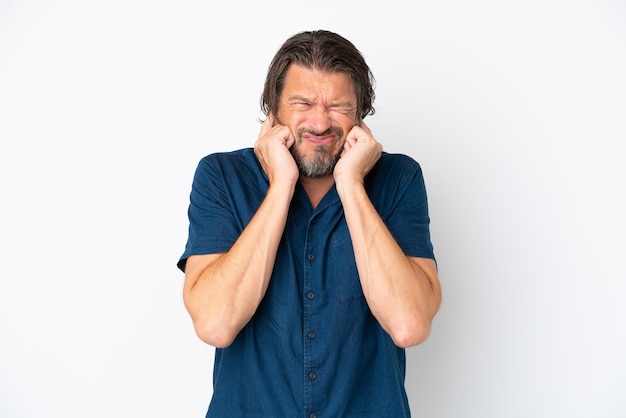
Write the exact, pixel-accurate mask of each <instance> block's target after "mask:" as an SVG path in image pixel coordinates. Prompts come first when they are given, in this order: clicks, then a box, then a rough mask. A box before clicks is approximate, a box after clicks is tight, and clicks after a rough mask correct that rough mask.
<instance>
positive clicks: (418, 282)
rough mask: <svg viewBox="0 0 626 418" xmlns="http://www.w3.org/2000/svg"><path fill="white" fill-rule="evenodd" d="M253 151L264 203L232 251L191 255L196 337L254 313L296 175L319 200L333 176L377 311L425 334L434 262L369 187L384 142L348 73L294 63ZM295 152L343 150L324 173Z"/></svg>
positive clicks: (230, 327)
mask: <svg viewBox="0 0 626 418" xmlns="http://www.w3.org/2000/svg"><path fill="white" fill-rule="evenodd" d="M255 153H256V155H257V157H258V159H259V161H260V162H261V165H262V167H263V169H264V170H265V172H266V173H267V176H268V179H269V189H268V192H267V195H266V197H265V199H264V201H263V202H262V203H261V206H260V207H259V209H258V211H257V212H256V214H255V215H254V217H253V218H252V220H251V221H250V223H249V224H248V226H247V227H246V228H245V229H244V231H243V232H242V234H241V236H240V237H239V239H238V240H237V241H236V243H235V244H234V245H233V247H232V248H231V249H230V250H229V251H228V252H226V253H220V254H208V255H197V256H191V257H189V259H188V260H187V267H186V272H185V283H184V286H183V299H184V302H185V306H186V308H187V310H188V312H189V314H190V316H191V318H192V320H193V324H194V328H195V330H196V333H197V334H198V336H199V337H200V338H201V339H202V340H203V341H205V342H207V343H208V344H211V345H213V346H216V347H226V346H228V345H230V344H231V343H232V341H233V340H234V339H235V337H236V336H237V334H238V333H239V331H241V329H242V328H243V327H244V326H245V325H246V324H247V323H248V321H249V320H250V319H251V318H252V316H253V315H254V312H255V311H256V309H257V307H258V305H259V303H260V302H261V300H262V299H263V296H264V295H265V292H266V290H267V286H268V284H269V280H270V277H271V273H272V268H273V266H274V260H275V258H276V252H277V250H278V244H279V242H280V238H281V236H282V233H283V231H284V227H285V222H286V219H287V213H288V210H289V204H290V202H291V199H292V197H293V193H294V190H295V185H296V183H297V182H298V181H300V182H301V184H302V185H303V187H304V189H305V190H306V192H307V194H308V196H309V199H310V201H311V204H312V205H313V207H315V206H317V204H318V203H319V202H320V200H321V199H322V198H323V197H324V195H325V194H326V192H328V190H329V189H330V188H331V187H332V185H333V184H336V187H337V192H338V195H339V198H340V199H341V202H342V205H343V208H344V214H345V217H346V222H347V225H348V229H349V231H350V237H351V239H352V243H353V247H354V254H355V260H356V264H357V268H358V272H359V276H360V280H361V285H362V288H363V293H364V295H365V298H366V300H367V303H368V305H369V307H370V309H371V311H372V314H373V315H374V316H375V317H376V319H377V320H378V321H379V323H380V324H381V326H382V327H383V329H384V330H385V331H386V332H387V333H389V335H390V336H391V338H392V339H393V341H394V343H395V344H396V345H398V346H399V347H409V346H413V345H417V344H420V343H421V342H423V341H425V340H426V339H427V337H428V335H429V333H430V329H431V324H432V320H433V318H434V316H435V314H436V313H437V311H438V309H439V306H440V304H441V287H440V284H439V279H438V275H437V268H436V265H435V262H434V261H433V260H431V259H427V258H419V257H408V256H406V255H405V254H404V253H403V252H402V250H401V248H400V247H399V246H398V244H397V243H396V242H395V240H394V238H393V237H392V235H391V233H390V232H389V230H388V229H387V227H386V226H385V224H384V223H383V221H382V220H381V218H380V216H379V215H378V213H377V211H376V209H375V208H374V206H373V205H372V203H371V202H370V200H369V197H368V196H367V194H366V192H365V188H364V186H363V179H364V177H365V175H366V174H367V173H368V172H369V171H370V170H371V169H372V167H373V166H374V164H376V162H377V161H378V160H379V159H380V156H381V153H382V145H381V144H379V143H378V142H377V141H376V140H375V139H374V137H373V135H372V132H371V131H370V129H369V128H368V127H367V125H366V124H365V123H364V122H363V121H360V120H358V118H357V116H356V95H355V91H354V86H353V83H352V81H351V80H350V78H349V76H347V75H346V74H344V73H325V72H320V71H317V70H313V69H308V68H304V67H302V66H299V65H296V64H293V65H292V66H291V67H290V68H289V69H288V72H287V77H286V83H285V87H284V90H283V92H282V95H281V98H280V102H279V106H278V112H277V115H271V114H270V115H268V117H267V119H266V120H265V121H264V122H263V125H262V126H261V130H260V133H259V138H258V140H257V142H256V143H255ZM294 153H295V154H297V155H299V156H300V157H301V159H303V160H304V161H307V160H308V161H310V160H311V159H315V158H316V157H319V156H320V154H321V156H322V157H324V158H326V159H327V160H330V161H334V160H335V157H336V156H340V157H341V158H339V160H338V162H337V163H336V165H334V163H332V164H333V165H334V168H332V166H331V168H330V170H329V173H328V174H327V175H323V176H319V177H308V176H305V175H302V174H301V172H300V170H299V168H298V164H297V163H296V160H295V159H294ZM324 158H322V159H324Z"/></svg>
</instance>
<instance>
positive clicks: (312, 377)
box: [309, 372, 317, 380]
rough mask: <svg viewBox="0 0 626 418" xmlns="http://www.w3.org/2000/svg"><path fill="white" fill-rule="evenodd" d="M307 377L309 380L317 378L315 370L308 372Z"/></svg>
mask: <svg viewBox="0 0 626 418" xmlns="http://www.w3.org/2000/svg"><path fill="white" fill-rule="evenodd" d="M309 379H311V380H315V379H317V374H315V372H311V373H309Z"/></svg>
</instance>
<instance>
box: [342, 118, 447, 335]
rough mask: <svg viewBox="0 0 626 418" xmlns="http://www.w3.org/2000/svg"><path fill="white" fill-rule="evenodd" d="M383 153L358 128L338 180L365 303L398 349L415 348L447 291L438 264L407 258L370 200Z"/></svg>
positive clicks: (348, 144)
mask: <svg viewBox="0 0 626 418" xmlns="http://www.w3.org/2000/svg"><path fill="white" fill-rule="evenodd" d="M381 152H382V147H381V145H380V144H379V143H377V142H376V141H375V140H374V138H373V137H372V135H371V132H370V131H369V129H368V128H367V126H365V124H362V125H361V127H358V126H357V127H354V128H353V129H352V131H351V132H350V133H349V134H348V137H347V138H346V143H345V145H344V152H343V154H342V157H341V159H340V161H339V163H338V164H337V166H336V168H335V172H334V177H335V182H336V184H337V192H338V194H339V197H340V199H341V202H342V204H343V208H344V213H345V216H346V222H347V224H348V229H349V231H350V238H351V239H352V245H353V248H354V255H355V260H356V265H357V269H358V272H359V277H360V280H361V286H362V288H363V293H364V295H365V299H366V300H367V303H368V305H369V307H370V309H371V311H372V314H373V315H374V316H375V317H376V319H377V320H378V321H379V323H380V324H381V326H382V327H383V329H385V331H387V333H389V335H390V336H391V338H392V339H393V341H394V343H395V344H396V345H398V346H400V347H409V346H412V345H417V344H420V343H421V342H423V341H425V340H426V338H428V335H429V333H430V327H431V323H432V320H433V318H434V316H435V314H436V313H437V311H438V309H439V306H440V304H441V288H440V285H439V279H438V275H437V268H436V265H435V262H434V260H431V259H427V258H418V257H408V256H406V255H405V254H404V253H403V251H402V249H401V248H400V246H399V245H398V244H397V243H396V241H395V240H394V238H393V236H392V235H391V233H390V232H389V230H388V229H387V227H386V226H385V224H384V223H383V221H382V219H381V218H380V216H379V215H378V212H377V211H376V209H375V208H374V206H373V205H372V203H371V202H370V200H369V197H368V196H367V193H366V191H365V188H364V185H363V178H364V177H365V175H366V174H367V173H368V172H369V170H370V169H371V168H372V167H373V166H374V164H375V163H376V162H377V161H378V159H379V158H380V154H381Z"/></svg>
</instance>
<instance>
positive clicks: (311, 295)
mask: <svg viewBox="0 0 626 418" xmlns="http://www.w3.org/2000/svg"><path fill="white" fill-rule="evenodd" d="M306 296H307V297H308V298H309V299H311V300H313V299H315V293H313V292H309V294H308V295H306Z"/></svg>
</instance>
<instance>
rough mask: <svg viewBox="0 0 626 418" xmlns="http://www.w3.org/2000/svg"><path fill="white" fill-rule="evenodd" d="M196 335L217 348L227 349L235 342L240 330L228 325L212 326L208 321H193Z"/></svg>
mask: <svg viewBox="0 0 626 418" xmlns="http://www.w3.org/2000/svg"><path fill="white" fill-rule="evenodd" d="M193 327H194V330H195V331H196V335H197V336H198V338H200V339H201V340H202V341H204V342H205V343H207V344H209V345H212V346H213V347H215V348H226V347H228V346H229V345H231V344H232V343H233V341H235V338H237V334H238V333H239V330H236V329H234V328H233V327H230V326H228V325H227V324H211V323H209V322H208V321H198V320H196V321H193Z"/></svg>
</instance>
